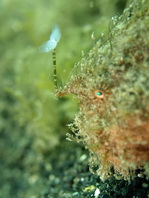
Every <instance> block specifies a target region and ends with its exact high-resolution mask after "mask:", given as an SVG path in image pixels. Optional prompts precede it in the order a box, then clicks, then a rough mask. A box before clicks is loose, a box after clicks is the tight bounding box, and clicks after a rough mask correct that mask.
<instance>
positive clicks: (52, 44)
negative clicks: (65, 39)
mask: <svg viewBox="0 0 149 198" xmlns="http://www.w3.org/2000/svg"><path fill="white" fill-rule="evenodd" d="M60 38H61V31H60V28H59V26H58V25H54V27H53V30H52V33H51V35H50V40H48V41H47V42H46V43H45V44H43V45H42V46H41V47H40V51H41V52H50V51H52V50H54V49H55V48H56V46H57V43H58V42H59V40H60Z"/></svg>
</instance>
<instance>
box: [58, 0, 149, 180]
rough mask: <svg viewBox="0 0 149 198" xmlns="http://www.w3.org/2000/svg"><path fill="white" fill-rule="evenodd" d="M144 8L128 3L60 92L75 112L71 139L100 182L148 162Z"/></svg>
mask: <svg viewBox="0 0 149 198" xmlns="http://www.w3.org/2000/svg"><path fill="white" fill-rule="evenodd" d="M148 6H149V3H148V1H134V2H133V3H132V4H131V5H130V6H129V8H127V9H125V11H124V12H123V14H122V15H121V16H120V17H114V18H112V20H111V23H110V29H111V30H110V33H109V37H108V39H104V37H102V38H101V39H100V40H99V41H98V42H97V43H96V45H95V46H94V48H93V49H92V50H91V51H90V52H89V54H88V56H87V57H85V58H82V60H81V61H80V62H79V63H78V65H77V66H76V69H74V73H73V74H72V77H71V79H70V81H69V82H68V84H67V85H66V87H65V88H64V90H63V91H62V92H60V93H59V95H63V94H75V95H76V96H77V98H78V100H79V104H80V112H79V113H78V115H77V116H76V117H75V121H74V125H73V126H72V128H74V134H75V136H76V138H77V141H79V142H80V141H81V142H83V143H84V144H85V146H86V147H87V148H88V149H89V151H90V154H91V167H92V166H96V167H97V166H98V168H97V170H96V171H97V173H98V174H99V175H100V177H101V178H103V179H104V178H106V177H108V176H109V175H111V173H113V168H112V167H114V174H115V175H116V176H119V175H122V176H123V177H124V178H129V177H130V176H132V175H134V172H135V170H136V169H138V168H142V167H145V172H146V173H147V172H148V162H149V80H148V79H149V9H148Z"/></svg>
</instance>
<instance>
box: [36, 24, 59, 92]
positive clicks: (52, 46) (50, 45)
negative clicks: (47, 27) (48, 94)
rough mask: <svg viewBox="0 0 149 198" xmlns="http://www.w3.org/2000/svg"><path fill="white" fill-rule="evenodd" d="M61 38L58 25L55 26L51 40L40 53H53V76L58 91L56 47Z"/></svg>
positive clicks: (42, 47)
mask: <svg viewBox="0 0 149 198" xmlns="http://www.w3.org/2000/svg"><path fill="white" fill-rule="evenodd" d="M60 38H61V31H60V28H59V26H58V25H54V27H53V30H52V33H51V35H50V40H48V41H47V42H46V43H44V44H43V45H42V46H41V47H40V52H51V51H52V59H53V76H54V86H55V90H57V89H58V86H57V70H56V46H57V43H58V42H59V40H60Z"/></svg>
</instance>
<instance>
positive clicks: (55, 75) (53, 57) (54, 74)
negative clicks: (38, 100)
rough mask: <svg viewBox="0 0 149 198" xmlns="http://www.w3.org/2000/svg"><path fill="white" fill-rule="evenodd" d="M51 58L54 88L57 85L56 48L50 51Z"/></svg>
mask: <svg viewBox="0 0 149 198" xmlns="http://www.w3.org/2000/svg"><path fill="white" fill-rule="evenodd" d="M52 60H53V77H54V86H55V90H57V89H58V86H57V70H56V49H54V50H53V51H52Z"/></svg>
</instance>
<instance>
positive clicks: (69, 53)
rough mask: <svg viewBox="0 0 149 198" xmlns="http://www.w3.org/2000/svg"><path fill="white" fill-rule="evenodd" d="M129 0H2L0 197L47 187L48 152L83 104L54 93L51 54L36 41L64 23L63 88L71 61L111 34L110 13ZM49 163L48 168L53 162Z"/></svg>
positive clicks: (60, 70) (60, 75) (60, 57)
mask: <svg viewBox="0 0 149 198" xmlns="http://www.w3.org/2000/svg"><path fill="white" fill-rule="evenodd" d="M125 4H126V0H123V1H122V0H113V1H111V0H81V1H80V0H76V1H74V0H42V1H39V0H32V1H30V0H25V1H21V0H13V1H11V0H1V1H0V174H1V175H0V197H2V198H7V197H32V198H34V197H37V196H36V195H37V194H39V193H40V192H41V188H42V187H41V186H44V182H43V181H42V179H43V177H44V176H42V178H41V176H40V174H39V169H40V168H41V166H42V165H43V164H44V163H46V162H44V160H45V156H48V154H49V153H50V152H53V153H54V152H55V151H54V149H55V148H56V146H58V145H59V144H61V142H62V139H65V138H66V133H67V132H68V131H69V129H68V127H67V126H66V125H67V124H69V123H71V122H72V120H73V117H74V115H75V113H76V112H77V109H78V106H77V102H76V101H75V99H73V97H70V96H69V97H64V98H61V99H56V97H55V96H54V94H53V91H54V86H53V68H52V57H51V54H50V53H40V52H39V46H40V45H42V44H43V43H44V42H45V41H47V40H48V39H49V35H50V33H51V29H52V27H53V25H54V24H59V26H60V28H61V32H62V37H61V40H60V42H59V44H58V47H57V69H58V78H59V85H60V86H64V85H65V83H66V82H67V80H68V79H69V74H70V71H71V69H72V68H73V66H74V64H75V63H77V62H78V61H79V60H80V59H81V57H82V54H87V52H88V51H89V49H91V48H92V47H93V45H94V42H95V41H96V40H98V39H99V38H100V37H101V33H102V32H104V33H105V34H106V33H108V31H109V20H110V18H111V17H112V16H114V15H115V14H120V13H121V12H122V10H123V9H124V7H125ZM93 32H94V33H95V41H94V40H92V39H91V34H92V33H93ZM82 51H83V53H82ZM65 141H66V140H65ZM65 141H64V142H65ZM46 166H47V169H48V168H49V169H50V163H47V164H46ZM34 184H35V185H34ZM40 187H41V188H40ZM22 192H23V193H22Z"/></svg>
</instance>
